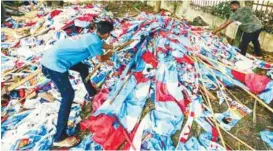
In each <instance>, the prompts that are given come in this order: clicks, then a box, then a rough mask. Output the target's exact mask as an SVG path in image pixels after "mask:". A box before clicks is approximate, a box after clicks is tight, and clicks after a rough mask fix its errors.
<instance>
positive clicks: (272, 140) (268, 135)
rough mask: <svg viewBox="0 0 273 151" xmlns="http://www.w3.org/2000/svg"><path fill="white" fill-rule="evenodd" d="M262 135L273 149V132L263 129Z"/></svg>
mask: <svg viewBox="0 0 273 151" xmlns="http://www.w3.org/2000/svg"><path fill="white" fill-rule="evenodd" d="M260 136H261V138H262V140H263V141H264V142H266V144H267V145H268V146H270V148H272V149H273V132H272V131H269V130H263V131H261V132H260Z"/></svg>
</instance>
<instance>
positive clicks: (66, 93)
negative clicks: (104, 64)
mask: <svg viewBox="0 0 273 151" xmlns="http://www.w3.org/2000/svg"><path fill="white" fill-rule="evenodd" d="M70 69H71V70H74V71H77V72H79V73H80V75H81V78H82V80H83V81H84V86H85V88H86V90H87V92H88V94H89V96H94V95H95V94H96V89H95V88H94V87H93V86H92V85H91V82H90V81H88V82H85V78H86V77H87V76H88V73H89V72H88V66H87V65H85V64H83V63H79V64H77V65H75V66H73V67H71V68H70ZM42 72H43V74H44V75H45V76H46V77H47V78H49V79H51V80H52V82H53V83H54V84H55V86H56V87H57V89H58V90H59V92H60V93H61V97H62V100H61V106H60V109H59V113H58V120H57V132H56V134H55V142H58V141H62V140H63V139H65V138H66V137H67V136H66V128H67V122H68V117H69V114H70V110H71V106H72V102H73V100H74V96H75V92H74V90H73V88H72V85H71V83H70V81H69V74H68V71H67V72H64V73H60V72H57V71H53V70H50V69H48V68H46V67H44V66H42Z"/></svg>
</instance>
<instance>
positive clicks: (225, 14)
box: [211, 2, 232, 19]
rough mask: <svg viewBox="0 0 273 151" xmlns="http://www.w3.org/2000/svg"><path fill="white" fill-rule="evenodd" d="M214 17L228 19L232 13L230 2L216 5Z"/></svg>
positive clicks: (213, 11) (213, 12)
mask: <svg viewBox="0 0 273 151" xmlns="http://www.w3.org/2000/svg"><path fill="white" fill-rule="evenodd" d="M211 13H212V14H213V15H217V16H219V17H221V18H223V19H228V18H229V16H230V14H231V13H232V11H231V9H230V6H229V2H222V3H219V4H218V5H216V6H215V7H214V8H213V9H212V12H211Z"/></svg>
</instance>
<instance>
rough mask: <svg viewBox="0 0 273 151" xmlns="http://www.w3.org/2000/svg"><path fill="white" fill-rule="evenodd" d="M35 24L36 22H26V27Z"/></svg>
mask: <svg viewBox="0 0 273 151" xmlns="http://www.w3.org/2000/svg"><path fill="white" fill-rule="evenodd" d="M35 24H36V22H27V23H26V26H32V25H35Z"/></svg>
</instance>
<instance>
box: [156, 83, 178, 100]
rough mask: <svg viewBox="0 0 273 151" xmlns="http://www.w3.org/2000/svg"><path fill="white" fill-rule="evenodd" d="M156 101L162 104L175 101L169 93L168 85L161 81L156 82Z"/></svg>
mask: <svg viewBox="0 0 273 151" xmlns="http://www.w3.org/2000/svg"><path fill="white" fill-rule="evenodd" d="M156 100H158V101H162V102H167V101H175V98H174V97H173V96H171V94H170V93H169V92H168V90H167V86H166V84H164V83H162V82H159V81H157V82H156Z"/></svg>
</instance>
